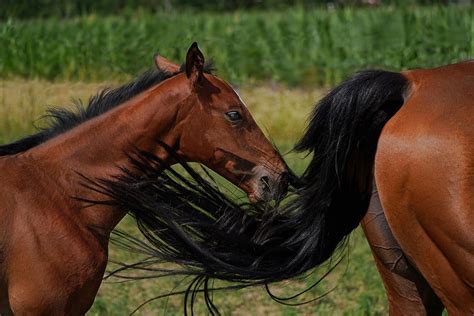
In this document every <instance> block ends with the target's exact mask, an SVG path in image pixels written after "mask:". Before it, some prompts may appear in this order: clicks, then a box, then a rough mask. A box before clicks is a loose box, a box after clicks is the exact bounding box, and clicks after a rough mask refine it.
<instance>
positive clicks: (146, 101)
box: [24, 82, 189, 232]
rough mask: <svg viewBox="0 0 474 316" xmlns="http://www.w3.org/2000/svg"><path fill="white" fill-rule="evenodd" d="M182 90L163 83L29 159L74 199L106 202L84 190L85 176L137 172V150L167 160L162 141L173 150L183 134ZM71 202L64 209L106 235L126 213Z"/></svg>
mask: <svg viewBox="0 0 474 316" xmlns="http://www.w3.org/2000/svg"><path fill="white" fill-rule="evenodd" d="M177 88H178V87H176V86H173V85H170V84H169V83H167V82H163V83H162V84H160V85H158V86H155V87H153V88H151V89H149V90H147V91H145V92H143V93H141V94H139V95H137V96H135V97H133V98H132V99H130V100H129V101H127V102H125V103H124V104H122V105H120V106H118V107H117V108H115V109H113V110H110V111H108V112H106V113H104V114H102V115H100V116H98V117H96V118H94V119H91V120H89V121H87V122H85V123H83V124H81V125H79V126H78V127H76V128H74V129H72V130H70V131H68V132H66V133H64V134H61V135H59V136H57V137H55V138H53V139H51V140H49V141H47V142H45V143H44V144H41V145H39V146H38V147H36V148H34V149H32V150H30V151H28V152H26V153H25V154H24V157H25V158H27V159H30V160H31V161H32V162H33V163H34V165H35V167H36V169H37V170H39V172H47V173H48V174H49V175H50V176H52V177H54V178H56V179H57V181H56V182H55V183H56V184H57V185H58V187H57V188H58V189H61V190H62V191H64V192H67V194H68V195H69V197H71V196H76V197H81V198H84V199H89V200H97V199H103V196H100V195H99V194H97V193H95V192H93V191H92V190H90V189H87V188H85V187H84V185H83V184H82V183H83V182H84V179H83V178H81V176H84V177H86V178H88V179H91V180H96V179H104V178H110V177H111V176H113V175H117V174H119V173H120V168H119V167H124V168H131V167H132V166H131V165H130V162H129V159H128V157H127V155H126V153H127V152H129V153H130V152H132V151H133V150H135V149H136V148H140V149H143V150H147V151H152V152H155V153H156V154H157V155H158V156H160V157H161V158H162V159H165V160H166V159H167V154H166V153H165V151H162V152H157V151H156V149H157V147H158V146H157V142H156V140H157V139H160V140H161V141H163V142H165V143H167V144H168V145H169V146H174V145H175V144H176V142H177V140H178V138H179V133H180V132H179V128H176V124H177V123H178V116H179V114H178V112H179V111H178V109H179V108H180V103H183V102H184V100H185V99H186V98H187V96H189V91H188V89H183V87H181V88H180V89H177ZM186 91H188V92H186ZM41 170H43V171H41ZM69 197H66V198H69ZM69 203H70V208H68V209H66V210H64V211H70V212H76V213H77V214H79V213H78V212H80V213H81V216H80V217H81V220H82V221H83V222H84V224H85V225H88V226H94V227H99V228H101V229H103V230H105V231H106V232H110V231H111V230H112V229H113V228H114V227H115V226H116V224H118V222H119V221H120V220H121V219H122V218H123V216H124V215H125V214H123V213H120V212H117V211H114V210H110V209H108V210H104V209H103V208H104V207H101V206H94V207H89V208H83V206H84V205H83V204H81V203H77V201H75V200H73V199H69ZM106 208H107V207H106Z"/></svg>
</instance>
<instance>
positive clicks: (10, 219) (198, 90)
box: [0, 43, 287, 315]
mask: <svg viewBox="0 0 474 316" xmlns="http://www.w3.org/2000/svg"><path fill="white" fill-rule="evenodd" d="M155 61H156V64H157V66H158V68H159V69H158V71H152V72H147V73H145V74H144V75H142V76H141V77H140V78H138V79H136V80H135V81H133V82H131V83H129V84H128V85H125V86H123V87H121V88H118V89H115V90H108V91H104V92H102V93H100V94H99V95H97V96H95V97H93V98H91V100H90V102H89V105H88V107H87V108H85V109H84V108H79V109H78V112H77V113H74V112H70V111H66V110H61V109H59V110H58V109H56V110H51V112H50V116H51V118H52V120H51V124H50V127H49V128H47V129H44V130H42V131H40V132H39V133H38V134H35V135H32V136H29V137H27V138H25V139H23V140H20V141H17V142H15V143H12V144H9V145H4V146H1V147H0V152H1V154H2V157H1V159H0V170H1V173H0V174H1V179H2V180H1V183H2V189H1V190H0V218H1V221H0V314H1V315H8V314H12V313H13V314H15V315H83V314H84V313H85V312H86V311H87V310H88V309H89V308H90V306H91V305H92V303H93V301H94V298H95V295H96V293H97V290H98V288H99V285H100V283H101V280H102V276H103V273H104V269H105V266H106V263H107V253H108V242H109V235H110V232H111V231H112V230H113V229H114V227H115V226H116V225H117V223H118V222H119V221H120V220H121V219H122V218H123V216H124V215H125V212H123V211H118V210H115V209H112V208H110V207H107V206H92V207H84V206H85V205H86V203H85V202H83V201H82V200H80V199H74V197H81V198H83V199H86V200H87V199H90V200H95V199H98V198H99V199H100V195H98V193H95V192H93V191H90V190H88V189H86V188H85V187H84V186H83V185H81V182H82V180H83V177H87V178H91V179H95V178H107V177H110V176H112V175H117V174H118V173H120V169H119V168H118V167H122V168H131V166H130V162H129V158H128V155H127V153H129V152H130V151H134V150H135V149H136V148H138V149H141V150H146V151H149V152H153V153H155V154H156V155H158V156H159V157H161V158H162V159H164V160H165V161H166V160H170V159H168V158H169V156H168V154H167V151H165V150H163V147H162V146H161V145H159V142H163V143H165V144H166V145H168V146H169V147H171V148H173V149H174V150H175V151H176V153H177V154H178V156H179V157H180V158H182V159H185V160H187V161H196V162H200V163H203V164H205V165H206V166H208V167H209V168H211V169H213V170H214V171H216V172H217V173H219V174H221V175H222V176H224V177H225V178H227V179H228V180H230V181H231V182H233V183H234V184H236V185H238V186H240V187H241V188H242V189H243V190H244V191H245V192H246V193H247V194H248V196H249V198H250V199H251V200H253V201H256V200H261V199H263V200H267V199H272V198H274V197H278V196H279V195H281V194H282V193H283V192H284V191H285V190H286V183H285V182H286V181H287V180H286V177H287V167H286V165H285V163H284V162H283V160H282V159H281V157H280V155H279V154H278V153H277V152H276V150H275V149H274V148H273V146H272V145H271V144H270V143H269V142H268V141H267V139H266V138H265V137H264V135H263V133H262V132H261V130H260V129H259V128H258V126H257V125H256V123H255V122H254V120H253V119H252V117H251V115H250V113H249V112H248V110H247V109H246V107H245V105H244V104H243V102H242V100H241V99H240V98H239V96H238V95H237V94H236V93H235V91H234V90H233V89H232V88H231V87H230V86H229V85H228V84H227V83H226V82H224V81H223V80H221V79H219V78H217V77H215V76H213V75H212V74H211V73H210V72H209V70H208V69H207V68H206V66H205V65H204V56H203V55H202V53H201V52H200V51H199V49H198V47H197V45H196V44H195V43H194V44H193V45H192V46H191V47H190V49H189V51H188V53H187V56H186V63H185V65H184V66H183V67H182V69H180V68H179V67H177V66H175V65H173V64H172V63H170V62H168V61H166V59H164V58H162V57H159V56H157V57H156V59H155ZM170 162H172V161H170Z"/></svg>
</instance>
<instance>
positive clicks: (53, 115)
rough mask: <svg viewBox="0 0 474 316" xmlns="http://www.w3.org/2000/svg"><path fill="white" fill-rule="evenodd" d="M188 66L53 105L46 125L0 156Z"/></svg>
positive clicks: (105, 108)
mask: <svg viewBox="0 0 474 316" xmlns="http://www.w3.org/2000/svg"><path fill="white" fill-rule="evenodd" d="M184 69H185V64H183V65H182V66H181V68H180V70H179V71H178V72H175V73H170V72H167V71H164V70H161V69H153V70H148V71H146V72H144V73H143V74H141V75H140V76H138V77H137V78H135V79H134V80H132V81H131V82H129V83H127V84H125V85H123V86H120V87H118V88H115V89H110V88H106V89H104V90H102V91H100V92H99V93H98V94H96V95H94V96H92V97H91V98H90V99H89V102H88V103H87V105H84V104H83V103H82V101H80V100H79V101H76V102H74V107H73V109H66V108H61V107H50V108H49V109H48V110H47V111H46V114H45V115H44V116H43V118H44V119H46V120H47V124H46V127H42V128H39V130H38V132H37V133H35V134H33V135H29V136H26V137H24V138H22V139H20V140H17V141H15V142H12V143H10V144H5V145H0V156H6V155H14V154H17V153H20V152H24V151H26V150H28V149H30V148H33V147H35V146H38V145H39V144H41V143H44V142H46V141H47V140H49V139H51V138H53V137H55V136H57V135H60V134H62V133H64V132H66V131H68V130H70V129H72V128H74V127H76V126H78V125H79V124H81V123H84V122H85V121H88V120H90V119H92V118H94V117H96V116H99V115H101V114H103V113H105V112H107V111H109V110H111V109H113V108H115V107H117V106H119V105H120V104H122V103H124V102H126V101H128V100H130V99H131V98H133V97H135V96H137V95H138V94H140V93H142V92H144V91H146V90H148V89H149V88H151V87H153V86H155V85H157V84H159V83H161V82H162V81H164V80H166V79H168V78H171V77H173V76H175V75H177V74H179V73H181V72H183V71H184ZM204 71H205V72H206V73H211V71H212V63H207V64H206V65H205V67H204Z"/></svg>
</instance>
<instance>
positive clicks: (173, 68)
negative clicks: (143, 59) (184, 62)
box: [153, 54, 179, 73]
mask: <svg viewBox="0 0 474 316" xmlns="http://www.w3.org/2000/svg"><path fill="white" fill-rule="evenodd" d="M153 59H154V60H155V66H156V68H157V69H158V70H163V71H166V72H169V73H176V72H178V71H179V65H177V64H175V63H173V62H172V61H170V60H168V59H166V58H164V57H163V56H160V55H158V54H155V56H153Z"/></svg>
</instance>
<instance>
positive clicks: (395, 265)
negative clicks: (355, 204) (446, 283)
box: [361, 184, 444, 315]
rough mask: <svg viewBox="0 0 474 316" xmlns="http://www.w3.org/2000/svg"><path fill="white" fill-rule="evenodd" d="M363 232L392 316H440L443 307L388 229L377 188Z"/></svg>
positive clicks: (366, 216) (363, 224) (363, 222)
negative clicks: (382, 284)
mask: <svg viewBox="0 0 474 316" xmlns="http://www.w3.org/2000/svg"><path fill="white" fill-rule="evenodd" d="M374 188H375V189H374V191H373V193H372V198H371V201H370V206H369V209H368V211H367V214H366V215H365V217H364V219H363V220H362V223H361V224H362V228H363V230H364V234H365V236H366V238H367V241H368V243H369V246H370V248H371V251H372V255H373V256H374V260H375V263H376V265H377V269H378V271H379V274H380V276H381V278H382V281H383V283H384V287H385V290H386V294H387V298H388V302H389V313H390V315H441V314H442V311H443V309H444V306H443V304H442V303H441V301H440V300H439V298H438V297H437V296H436V294H435V293H434V292H433V290H432V289H431V287H430V286H429V285H428V283H427V282H426V280H425V279H424V278H423V276H422V275H421V274H420V273H419V272H418V271H417V270H416V269H415V268H414V267H413V266H412V265H411V264H410V263H409V262H408V259H407V258H406V256H405V254H404V253H403V252H402V250H401V249H400V246H399V244H398V242H397V241H396V240H395V237H393V234H392V232H391V230H390V227H389V226H388V223H387V220H386V218H385V214H384V211H383V208H382V205H381V204H380V199H379V195H378V192H377V189H376V186H375V184H374Z"/></svg>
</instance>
